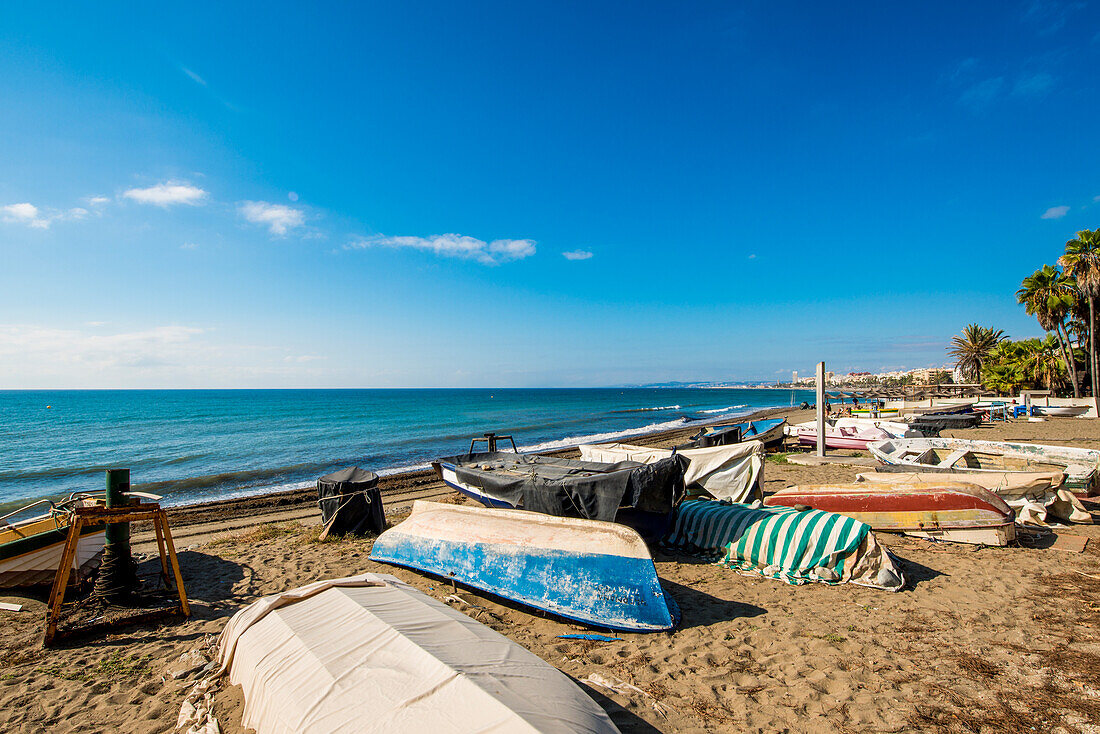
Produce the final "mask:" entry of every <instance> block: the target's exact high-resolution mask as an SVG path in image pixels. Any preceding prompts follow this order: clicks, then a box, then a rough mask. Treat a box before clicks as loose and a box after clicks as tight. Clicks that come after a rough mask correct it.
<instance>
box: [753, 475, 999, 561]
mask: <svg viewBox="0 0 1100 734" xmlns="http://www.w3.org/2000/svg"><path fill="white" fill-rule="evenodd" d="M764 504H765V505H769V506H782V507H799V506H804V507H811V508H813V509H815V510H825V511H826V512H835V513H837V514H840V515H846V516H847V517H851V518H854V519H856V520H859V521H860V522H863V523H867V524H868V525H870V526H871V528H872V529H873V530H884V531H887V532H892V533H905V534H906V535H916V536H919V537H925V538H936V539H939V540H950V541H955V542H958V543H977V544H981V545H998V546H1001V545H1008V544H1009V543H1010V542H1012V541H1013V540H1015V538H1016V525H1015V517H1016V516H1015V513H1014V512H1013V510H1012V508H1011V507H1009V506H1008V504H1006V503H1005V501H1004V500H1003V499H1001V498H1000V497H998V496H997V495H995V494H993V493H992V492H990V491H989V490H987V489H984V488H982V487H979V486H977V485H975V484H965V483H963V482H953V481H940V482H935V483H914V484H900V483H891V484H878V483H858V484H819V485H803V486H796V487H788V488H786V489H782V490H779V491H778V492H776V493H775V494H773V495H772V496H770V497H768V498H767V499H765V500H764Z"/></svg>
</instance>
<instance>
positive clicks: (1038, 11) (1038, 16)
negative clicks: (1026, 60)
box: [1023, 0, 1086, 35]
mask: <svg viewBox="0 0 1100 734" xmlns="http://www.w3.org/2000/svg"><path fill="white" fill-rule="evenodd" d="M1084 7H1086V4H1085V3H1083V2H1058V0H1032V2H1030V3H1028V4H1027V5H1026V6H1025V7H1024V14H1023V21H1024V23H1026V24H1028V25H1031V26H1033V27H1034V28H1035V29H1036V30H1037V31H1038V32H1039V33H1041V34H1043V35H1048V34H1051V33H1055V32H1057V31H1059V30H1061V29H1062V27H1063V26H1065V24H1066V22H1067V21H1068V20H1069V17H1070V15H1072V14H1073V13H1075V12H1077V11H1078V10H1081V9H1082V8H1084Z"/></svg>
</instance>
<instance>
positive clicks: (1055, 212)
mask: <svg viewBox="0 0 1100 734" xmlns="http://www.w3.org/2000/svg"><path fill="white" fill-rule="evenodd" d="M1067 212H1069V207H1068V206H1052V207H1051V208H1049V209H1047V210H1046V211H1045V212H1043V214H1042V216H1041V217H1039V218H1040V219H1061V218H1062V217H1064V216H1066V213H1067Z"/></svg>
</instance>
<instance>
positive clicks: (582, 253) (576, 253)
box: [561, 250, 592, 260]
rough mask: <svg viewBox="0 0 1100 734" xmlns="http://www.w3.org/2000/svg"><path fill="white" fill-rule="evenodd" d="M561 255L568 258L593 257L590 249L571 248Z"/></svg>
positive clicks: (581, 258)
mask: <svg viewBox="0 0 1100 734" xmlns="http://www.w3.org/2000/svg"><path fill="white" fill-rule="evenodd" d="M561 256H562V257H564V258H565V259H566V260H588V259H590V258H591V257H592V253H591V252H589V251H588V250H570V251H569V252H563V253H562V254H561Z"/></svg>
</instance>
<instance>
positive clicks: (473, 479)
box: [432, 451, 688, 541]
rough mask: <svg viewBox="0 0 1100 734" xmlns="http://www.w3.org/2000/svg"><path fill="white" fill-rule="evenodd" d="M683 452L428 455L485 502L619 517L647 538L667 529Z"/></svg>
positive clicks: (453, 482)
mask: <svg viewBox="0 0 1100 734" xmlns="http://www.w3.org/2000/svg"><path fill="white" fill-rule="evenodd" d="M687 463H688V462H687V459H685V458H683V457H681V456H670V457H668V458H666V459H661V460H659V461H656V462H654V463H652V464H648V465H647V464H643V463H641V462H638V461H619V462H614V463H610V464H608V463H604V462H597V461H579V460H577V459H566V458H564V457H561V456H541V455H539V454H517V453H512V452H508V451H488V452H479V453H470V454H463V455H461V456H453V457H450V458H446V459H439V460H437V461H434V462H432V467H433V468H434V469H435V471H436V473H437V474H438V475H439V478H440V479H442V480H443V482H444V483H445V484H447V486H449V487H451V488H452V489H455V490H457V491H458V492H460V493H462V494H464V495H466V496H467V497H470V498H471V499H475V500H477V501H478V502H480V503H481V504H483V505H485V506H486V507H495V508H501V509H524V510H531V511H533V512H541V513H544V514H547V515H556V516H558V517H581V518H585V519H589V520H603V521H607V522H619V523H623V524H626V525H629V526H630V527H632V528H634V529H635V530H637V531H638V532H640V533H641V534H642V536H643V537H645V538H646V539H647V540H654V541H655V540H658V539H659V538H660V537H661V536H663V535H664V533H665V531H666V530H667V529H668V523H669V522H670V520H669V513H671V512H672V510H673V508H675V507H676V505H678V504H679V503H680V500H682V499H683V496H684V468H685V467H686V466H687Z"/></svg>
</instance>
